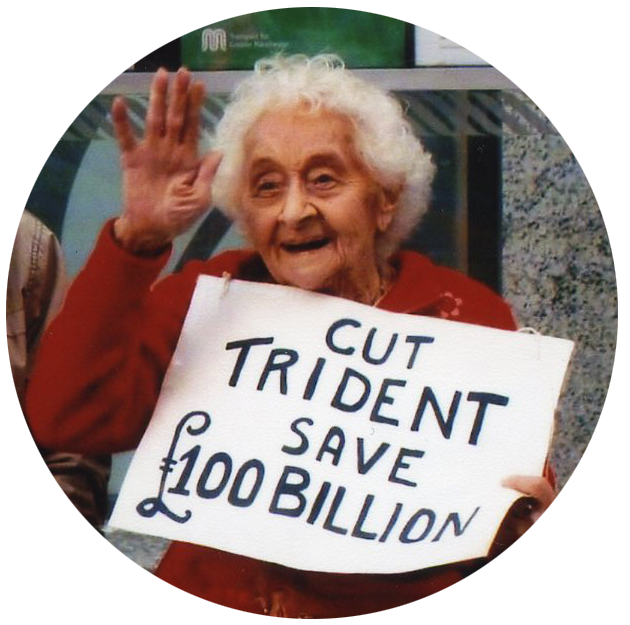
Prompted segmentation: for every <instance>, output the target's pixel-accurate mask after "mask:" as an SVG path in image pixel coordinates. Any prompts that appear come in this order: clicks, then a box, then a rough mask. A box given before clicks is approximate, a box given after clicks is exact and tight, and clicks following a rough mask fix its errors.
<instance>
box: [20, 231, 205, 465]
mask: <svg viewBox="0 0 630 625" xmlns="http://www.w3.org/2000/svg"><path fill="white" fill-rule="evenodd" d="M168 254H169V252H164V253H163V254H161V255H160V256H158V257H155V258H145V257H138V256H136V255H133V254H130V253H128V252H126V251H125V250H123V249H122V248H120V247H119V246H118V245H117V244H116V242H115V241H114V239H113V236H112V232H111V222H110V223H109V224H108V225H107V226H106V227H105V228H104V229H103V231H102V233H101V235H100V237H99V239H98V242H97V245H96V247H95V249H94V251H93V253H92V255H91V257H90V258H89V260H88V262H87V263H86V266H85V268H84V269H83V271H82V272H81V273H80V274H79V275H78V276H77V277H76V279H75V281H74V282H73V284H72V286H71V288H70V289H69V292H68V294H67V297H66V300H65V302H64V305H63V309H62V311H61V313H60V314H59V315H58V316H57V318H56V319H55V320H54V321H53V322H52V324H51V325H50V326H49V328H48V330H47V332H46V333H45V336H44V338H43V340H42V343H41V346H40V349H39V352H38V356H37V360H36V363H35V368H34V370H33V375H32V378H31V381H30V384H29V388H28V394H27V401H26V413H27V418H28V420H29V424H30V426H31V430H32V432H33V435H34V437H35V439H36V441H37V443H38V444H39V445H41V446H42V447H45V448H48V449H63V450H65V451H79V452H83V453H112V452H115V451H121V450H125V449H131V448H134V447H135V446H136V445H137V444H138V442H139V440H140V438H141V436H142V434H143V432H144V430H145V428H146V426H147V424H148V421H149V419H150V417H151V414H152V411H153V407H154V405H155V402H156V400H157V397H158V394H159V391H160V386H161V384H162V379H163V376H164V373H165V372H166V369H167V367H168V364H169V362H170V359H171V356H172V353H173V351H174V349H175V345H176V343H177V339H178V337H179V332H180V329H181V326H182V323H183V320H184V317H185V315H186V312H187V309H188V304H189V301H190V296H191V293H192V291H193V289H194V286H195V283H196V275H193V274H191V273H189V274H184V275H181V274H179V275H177V276H174V277H173V279H167V280H164V281H163V282H162V283H161V284H160V286H158V287H156V288H153V283H154V282H155V280H156V278H157V276H158V274H159V272H160V271H161V269H162V268H163V266H164V264H165V263H166V260H167V258H168Z"/></svg>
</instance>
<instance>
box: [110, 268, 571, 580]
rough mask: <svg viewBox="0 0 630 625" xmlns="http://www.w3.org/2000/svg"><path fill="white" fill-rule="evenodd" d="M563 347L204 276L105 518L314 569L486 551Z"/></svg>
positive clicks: (545, 410) (420, 561)
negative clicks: (505, 481)
mask: <svg viewBox="0 0 630 625" xmlns="http://www.w3.org/2000/svg"><path fill="white" fill-rule="evenodd" d="M571 350H572V343H571V342H570V341H567V340H563V339H556V338H550V337H542V336H538V335H531V334H524V333H518V332H507V331H502V330H494V329H489V328H483V327H479V326H473V325H469V324H464V323H457V322H452V321H445V320H441V319H433V318H428V317H419V316H412V315H404V314H397V313H390V312H386V311H382V310H377V309H375V308H372V307H369V306H364V305H362V304H356V303H353V302H350V301H347V300H343V299H340V298H335V297H329V296H326V295H320V294H315V293H309V292H307V291H303V290H299V289H294V288H290V287H283V286H276V285H268V284H257V283H249V282H240V281H230V282H228V281H226V280H223V279H220V278H212V277H206V276H203V277H201V278H199V282H198V284H197V288H196V290H195V294H194V297H193V300H192V302H191V306H190V310H189V312H188V316H187V318H186V321H185V323H184V327H183V330H182V333H181V337H180V340H179V344H178V346H177V349H176V351H175V354H174V356H173V359H172V361H171V364H170V367H169V370H168V372H167V374H166V378H165V380H164V384H163V387H162V392H161V395H160V399H159V401H158V404H157V406H156V409H155V413H154V416H153V419H152V420H151V423H150V425H149V428H148V429H147V432H146V434H145V437H144V439H143V440H142V443H141V445H140V447H139V449H138V451H137V452H136V454H135V456H134V459H133V461H132V463H131V466H130V468H129V471H128V474H127V477H126V479H125V482H124V485H123V488H122V490H121V493H120V496H119V498H118V502H117V505H116V508H115V510H114V513H113V516H112V519H111V522H110V524H111V525H112V526H115V527H119V528H123V529H127V530H131V531H136V532H141V533H145V534H152V535H158V536H163V537H167V538H171V539H176V540H182V541H187V542H192V543H198V544H201V545H206V546H211V547H215V548H218V549H221V550H224V551H229V552H233V553H237V554H241V555H245V556H249V557H253V558H258V559H262V560H267V561H271V562H276V563H280V564H284V565H287V566H291V567H294V568H299V569H305V570H315V571H336V572H344V573H395V572H402V571H410V570H416V569H421V568H425V567H429V566H436V565H440V564H446V563H449V562H455V561H460V560H467V559H470V558H475V557H481V556H484V555H486V553H487V551H488V549H489V546H490V544H491V542H492V539H493V537H494V535H495V533H496V530H497V528H498V527H499V525H500V522H501V520H502V518H503V517H504V515H505V513H506V512H507V510H508V508H509V507H510V505H511V504H512V503H513V502H514V501H515V500H516V499H517V498H518V497H519V493H517V492H515V491H513V490H510V489H507V488H505V487H503V486H501V483H500V482H501V480H502V479H503V478H505V477H507V476H509V475H512V474H521V475H541V473H542V471H543V467H544V463H545V459H546V456H547V451H548V447H549V442H550V438H551V433H552V427H553V417H554V409H555V406H556V402H557V400H558V395H559V392H560V389H561V386H562V382H563V378H564V374H565V370H566V366H567V364H568V360H569V357H570V354H571Z"/></svg>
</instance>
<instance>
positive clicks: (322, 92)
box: [209, 54, 435, 261]
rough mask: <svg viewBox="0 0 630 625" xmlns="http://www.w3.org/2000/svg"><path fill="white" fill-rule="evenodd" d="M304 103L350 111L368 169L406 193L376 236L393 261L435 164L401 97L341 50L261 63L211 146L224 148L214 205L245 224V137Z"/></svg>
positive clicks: (422, 203) (418, 212) (423, 200)
mask: <svg viewBox="0 0 630 625" xmlns="http://www.w3.org/2000/svg"><path fill="white" fill-rule="evenodd" d="M300 104H307V105H308V106H309V108H310V110H313V111H314V110H317V109H325V110H330V111H333V112H337V113H341V114H342V115H345V116H346V117H347V118H348V119H349V120H350V121H351V123H352V124H353V126H354V128H355V137H354V142H355V149H356V150H357V154H358V156H359V158H361V159H362V161H363V163H364V164H365V166H366V167H367V168H368V171H369V172H370V173H371V175H372V176H374V179H375V180H376V181H377V182H378V183H379V184H380V185H381V186H382V187H383V188H384V189H386V190H389V191H397V192H399V195H398V202H397V206H396V211H395V214H394V217H393V219H392V222H391V224H390V226H389V228H388V229H387V231H386V232H384V233H382V234H380V235H379V239H378V240H377V242H376V246H377V253H378V254H379V260H380V261H384V260H386V259H387V258H388V257H389V256H390V255H391V254H392V253H393V252H394V251H395V250H396V249H398V247H399V246H400V245H401V243H402V242H403V240H404V239H405V238H406V237H407V236H409V235H410V234H411V231H412V230H413V228H414V227H415V226H416V225H417V224H418V222H419V221H420V219H421V217H422V216H423V215H424V214H425V212H426V211H427V209H428V204H429V198H430V193H431V181H432V179H433V175H434V171H435V167H434V164H433V162H432V160H431V156H430V155H429V154H428V152H426V150H425V149H424V147H423V145H422V143H421V142H420V141H419V139H418V138H417V137H416V136H415V135H414V134H413V130H412V129H411V126H410V124H409V122H408V121H407V120H406V119H405V117H404V111H403V109H402V106H401V104H400V103H399V102H398V100H396V99H395V98H394V97H393V96H392V95H390V94H388V93H386V92H385V91H383V90H382V89H380V88H379V87H377V86H376V85H374V84H372V83H369V82H367V81H364V80H361V79H359V78H358V77H357V76H355V75H353V74H352V73H351V72H350V71H348V70H346V69H345V66H344V62H343V61H342V59H340V58H339V57H338V56H336V55H331V54H323V55H318V56H315V57H312V58H309V57H307V56H304V55H293V56H288V57H283V56H276V57H272V58H268V59H261V60H260V61H258V62H257V63H256V65H255V71H254V73H253V75H251V76H250V77H248V78H246V79H245V80H244V81H243V82H242V83H240V85H239V86H238V87H237V88H236V90H235V91H234V93H233V94H232V97H231V100H230V103H229V104H228V106H227V107H226V109H225V113H224V115H223V117H222V119H221V120H220V121H219V123H218V124H217V126H216V128H215V132H214V135H213V136H211V137H210V138H209V139H210V144H211V147H212V149H214V150H220V151H221V152H222V153H223V159H222V161H221V165H220V167H219V170H218V172H217V175H216V177H215V180H214V183H213V199H214V203H215V205H216V206H217V207H219V208H220V209H221V210H222V211H223V212H225V213H226V214H227V215H228V216H229V217H231V218H232V219H234V220H236V221H237V223H240V219H239V216H240V210H241V207H240V206H239V203H238V190H239V186H240V184H239V183H240V181H241V178H242V167H243V160H244V147H243V144H244V139H245V135H246V134H247V132H248V130H249V129H250V128H251V126H252V125H253V124H254V123H255V122H256V120H257V119H258V118H259V117H260V116H261V115H262V114H263V113H265V112H266V111H268V110H270V109H274V108H284V107H290V106H297V105H300Z"/></svg>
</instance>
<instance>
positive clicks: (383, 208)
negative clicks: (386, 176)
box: [376, 187, 401, 232]
mask: <svg viewBox="0 0 630 625" xmlns="http://www.w3.org/2000/svg"><path fill="white" fill-rule="evenodd" d="M400 191H401V189H400V187H396V188H394V189H391V188H390V189H384V188H382V187H381V193H380V198H379V200H380V201H379V204H378V214H377V216H376V227H377V228H378V231H379V232H386V231H387V229H388V228H389V226H390V224H391V223H392V219H393V218H394V213H395V212H396V208H397V207H398V198H399V197H400Z"/></svg>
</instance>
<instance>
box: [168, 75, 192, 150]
mask: <svg viewBox="0 0 630 625" xmlns="http://www.w3.org/2000/svg"><path fill="white" fill-rule="evenodd" d="M173 82H174V84H173V86H172V87H171V92H170V94H169V98H168V105H167V110H166V138H167V140H168V141H169V143H179V141H180V139H181V136H182V129H183V127H184V122H185V120H186V108H187V105H188V100H189V87H190V72H189V71H188V70H187V69H184V68H180V69H179V70H178V71H177V74H175V80H174V81H173Z"/></svg>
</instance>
